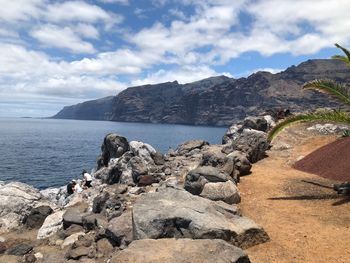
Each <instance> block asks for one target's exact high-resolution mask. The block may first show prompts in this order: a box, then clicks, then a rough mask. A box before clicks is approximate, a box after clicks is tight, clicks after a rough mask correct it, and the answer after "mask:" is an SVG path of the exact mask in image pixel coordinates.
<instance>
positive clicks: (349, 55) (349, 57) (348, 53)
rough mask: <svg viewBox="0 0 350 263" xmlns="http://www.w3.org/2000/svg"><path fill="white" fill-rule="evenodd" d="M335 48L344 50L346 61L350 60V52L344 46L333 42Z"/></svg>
mask: <svg viewBox="0 0 350 263" xmlns="http://www.w3.org/2000/svg"><path fill="white" fill-rule="evenodd" d="M334 45H335V46H336V47H337V48H340V49H341V50H342V51H343V52H344V54H345V55H346V57H347V60H348V61H350V52H349V51H348V50H347V49H346V48H344V47H342V46H341V45H339V44H337V43H336V44H334Z"/></svg>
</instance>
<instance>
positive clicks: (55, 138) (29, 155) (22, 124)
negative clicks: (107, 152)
mask: <svg viewBox="0 0 350 263" xmlns="http://www.w3.org/2000/svg"><path fill="white" fill-rule="evenodd" d="M225 131H226V128H222V127H204V126H187V125H173V124H145V123H121V122H106V121H80V120H57V119H24V118H23V119H22V118H16V119H9V118H0V181H20V182H23V183H27V184H30V185H33V186H34V187H36V188H39V189H44V188H47V187H57V186H62V185H65V184H67V183H68V182H69V181H70V180H71V179H73V178H78V177H79V176H80V173H81V171H82V169H86V170H88V171H90V170H91V169H93V168H94V167H95V166H96V159H97V157H98V155H99V154H100V153H101V144H102V142H103V138H104V136H105V135H106V134H108V133H111V132H113V133H117V134H120V135H122V136H125V137H126V138H127V139H128V140H129V141H132V140H138V141H142V142H145V143H149V144H150V145H152V146H153V147H154V148H155V149H157V150H158V151H160V152H162V153H166V152H167V151H168V150H169V148H175V147H176V146H177V145H179V144H180V143H182V142H185V141H187V140H192V139H203V140H206V141H208V142H209V143H212V144H216V143H221V138H222V136H223V135H224V133H225Z"/></svg>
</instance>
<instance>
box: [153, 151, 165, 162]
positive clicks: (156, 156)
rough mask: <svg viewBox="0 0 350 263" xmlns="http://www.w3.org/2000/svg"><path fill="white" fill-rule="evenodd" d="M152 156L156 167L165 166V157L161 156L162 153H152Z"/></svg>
mask: <svg viewBox="0 0 350 263" xmlns="http://www.w3.org/2000/svg"><path fill="white" fill-rule="evenodd" d="M151 156H152V159H153V161H154V164H156V165H163V164H165V158H164V155H163V154H161V153H160V152H155V153H152V154H151Z"/></svg>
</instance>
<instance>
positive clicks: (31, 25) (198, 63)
mask: <svg viewBox="0 0 350 263" xmlns="http://www.w3.org/2000/svg"><path fill="white" fill-rule="evenodd" d="M0 6H1V9H0V117H4V116H33V117H38V116H50V115H53V114H54V113H56V112H57V111H58V110H60V109H61V108H62V107H63V106H64V105H71V104H75V103H77V102H81V101H85V100H89V99H95V98H100V97H104V96H108V95H115V94H117V93H118V92H120V91H121V90H123V89H125V88H126V87H128V86H135V85H141V84H147V83H159V82H165V81H173V80H178V81H179V82H180V83H187V82H191V81H196V80H199V79H203V78H206V77H210V76H215V75H222V74H224V75H227V76H231V77H236V78H237V77H242V76H247V75H249V74H251V73H252V72H255V71H257V70H268V71H271V72H278V71H280V70H283V69H285V68H287V67H288V66H291V65H293V64H295V65H296V64H299V63H300V62H302V61H304V60H307V59H310V58H328V57H330V56H331V55H333V54H335V53H339V52H338V50H336V49H335V48H334V47H333V44H334V43H339V44H342V45H344V46H349V45H350V34H349V28H350V19H349V13H350V1H349V0H317V1H315V0H215V1H214V0H212V1H210V0H95V1H92V0H85V1H84V0H78V1H59V0H56V1H53V0H11V1H9V0H0Z"/></svg>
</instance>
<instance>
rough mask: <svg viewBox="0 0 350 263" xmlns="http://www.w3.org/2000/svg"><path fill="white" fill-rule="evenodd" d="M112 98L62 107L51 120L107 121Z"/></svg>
mask: <svg viewBox="0 0 350 263" xmlns="http://www.w3.org/2000/svg"><path fill="white" fill-rule="evenodd" d="M113 98H114V97H113V96H109V97H105V98H102V99H98V100H91V101H86V102H83V103H79V104H76V105H72V106H66V107H64V108H63V109H62V110H61V111H60V112H58V113H57V114H56V115H55V116H53V117H52V118H54V119H75V120H107V119H108V118H109V116H110V112H111V110H112V102H113Z"/></svg>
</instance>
